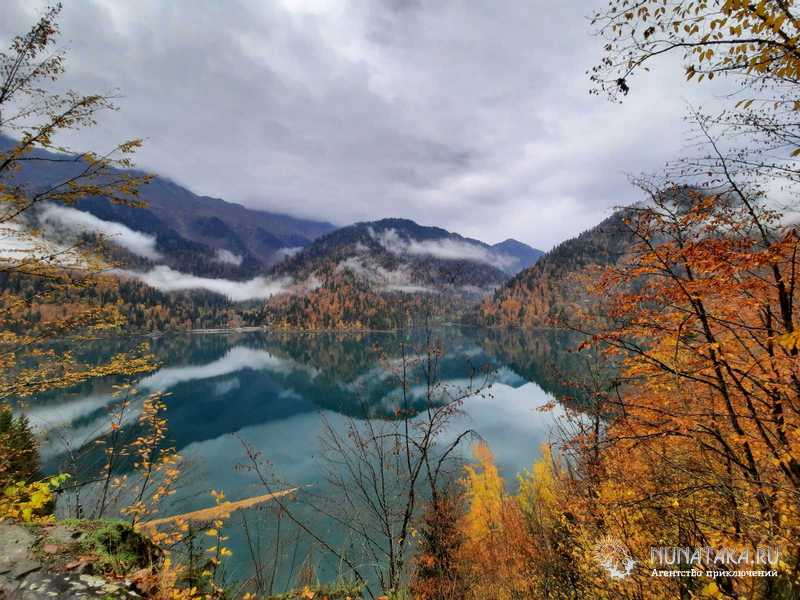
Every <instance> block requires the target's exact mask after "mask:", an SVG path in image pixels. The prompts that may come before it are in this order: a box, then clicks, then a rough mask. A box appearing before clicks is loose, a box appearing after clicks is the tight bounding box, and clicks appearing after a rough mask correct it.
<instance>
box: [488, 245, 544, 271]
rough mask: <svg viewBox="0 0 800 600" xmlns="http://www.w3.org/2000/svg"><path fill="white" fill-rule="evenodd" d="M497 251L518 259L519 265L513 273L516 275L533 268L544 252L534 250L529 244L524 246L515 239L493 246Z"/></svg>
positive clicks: (515, 266)
mask: <svg viewBox="0 0 800 600" xmlns="http://www.w3.org/2000/svg"><path fill="white" fill-rule="evenodd" d="M492 248H494V249H495V250H497V251H498V252H500V253H502V254H506V255H508V256H513V257H514V258H516V259H517V264H516V265H514V268H513V270H512V271H511V273H512V274H513V275H516V274H517V273H519V272H520V271H522V270H524V269H527V268H528V267H532V266H533V265H535V264H536V261H537V260H539V259H540V258H541V257H542V255H543V254H544V252H542V251H541V250H539V249H537V248H532V247H531V246H528V244H524V243H522V242H519V241H517V240H514V239H511V238H509V239H507V240H505V241H504V242H499V243H497V244H494V245H493V246H492Z"/></svg>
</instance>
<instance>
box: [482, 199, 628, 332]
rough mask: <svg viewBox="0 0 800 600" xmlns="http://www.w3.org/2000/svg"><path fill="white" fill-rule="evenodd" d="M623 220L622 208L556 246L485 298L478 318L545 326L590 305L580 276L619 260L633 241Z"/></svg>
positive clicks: (486, 322) (483, 320) (487, 320)
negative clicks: (576, 309) (594, 268)
mask: <svg viewBox="0 0 800 600" xmlns="http://www.w3.org/2000/svg"><path fill="white" fill-rule="evenodd" d="M624 218H625V211H624V210H621V211H617V212H615V213H614V214H612V215H611V216H610V217H608V218H607V219H605V220H604V221H602V222H601V223H600V224H599V225H597V226H596V227H593V228H592V229H589V230H587V231H584V232H583V233H581V234H580V235H579V236H577V237H575V238H572V239H569V240H566V241H564V242H562V243H561V244H559V245H558V246H556V247H555V248H553V249H552V250H551V251H550V252H548V253H546V254H545V255H544V256H542V257H541V258H540V259H539V260H538V261H537V262H536V264H534V265H533V266H532V267H530V268H528V269H525V270H524V271H521V272H520V273H518V274H517V275H516V276H514V277H513V278H512V279H510V280H509V281H507V282H506V283H505V284H504V285H503V286H502V287H500V288H498V289H497V290H496V291H495V293H494V296H493V297H492V298H489V299H486V300H484V302H483V303H482V304H481V306H480V308H479V310H478V313H477V320H478V321H480V322H482V323H484V324H487V325H491V326H497V325H513V326H523V327H542V326H549V325H553V324H554V323H557V322H558V321H560V320H561V319H562V318H563V317H565V316H568V315H569V313H570V309H571V308H573V307H575V306H579V305H580V306H584V307H585V306H587V302H588V301H589V300H588V295H587V294H586V293H585V288H584V284H583V283H582V282H581V275H583V274H587V272H588V271H589V270H590V269H592V268H593V267H603V266H606V265H610V264H614V263H615V262H616V261H618V260H619V259H620V258H621V257H622V256H624V255H625V253H626V251H627V250H628V249H629V248H630V247H631V244H632V243H633V240H632V238H631V234H630V232H629V231H628V229H627V228H626V227H625V225H624V222H623V219H624Z"/></svg>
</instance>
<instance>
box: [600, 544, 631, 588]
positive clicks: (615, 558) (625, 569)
mask: <svg viewBox="0 0 800 600" xmlns="http://www.w3.org/2000/svg"><path fill="white" fill-rule="evenodd" d="M593 555H594V559H595V561H597V564H598V565H600V566H601V567H603V568H604V569H605V570H606V571H608V575H609V577H611V578H612V579H625V578H626V577H627V576H628V575H630V574H631V573H632V572H633V567H634V565H635V564H636V561H635V560H633V557H632V556H631V554H630V552H628V549H627V548H626V547H625V546H624V545H623V544H622V542H620V541H619V540H617V539H616V538H613V537H611V536H606V537H604V538H603V539H602V540H600V541H599V542H597V544H595V547H594V551H593Z"/></svg>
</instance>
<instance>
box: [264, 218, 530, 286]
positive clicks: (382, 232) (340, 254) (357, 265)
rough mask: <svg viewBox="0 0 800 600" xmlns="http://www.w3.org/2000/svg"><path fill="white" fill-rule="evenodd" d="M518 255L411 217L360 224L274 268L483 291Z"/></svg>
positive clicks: (301, 276) (297, 276) (375, 281)
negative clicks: (510, 254)
mask: <svg viewBox="0 0 800 600" xmlns="http://www.w3.org/2000/svg"><path fill="white" fill-rule="evenodd" d="M514 262H516V259H515V258H514V257H512V256H509V255H506V254H503V253H501V252H498V251H496V250H495V249H493V248H492V247H491V246H489V245H488V244H485V243H484V242H481V241H478V240H475V239H471V238H466V237H463V236H460V235H458V234H457V233H451V232H449V231H447V230H445V229H441V228H439V227H427V226H424V225H419V224H417V223H415V222H414V221H411V220H408V219H382V220H380V221H372V222H362V223H356V224H354V225H350V226H348V227H343V228H341V229H337V230H336V231H333V232H331V233H328V234H326V235H323V236H322V237H320V238H318V239H317V240H315V241H314V242H313V243H311V244H310V245H309V246H307V247H306V248H304V249H303V250H302V251H300V252H298V253H297V254H296V255H294V256H292V257H290V258H288V259H287V260H285V261H283V262H282V263H279V264H278V265H276V266H275V268H274V269H273V273H274V274H276V275H288V276H291V277H293V278H294V279H295V280H300V279H306V278H308V277H311V276H317V277H319V276H320V274H322V273H327V272H330V273H332V274H333V273H341V272H343V271H349V272H350V273H351V274H352V275H353V276H355V277H356V278H357V279H359V280H360V281H363V282H365V283H367V284H369V285H370V287H373V288H375V289H378V290H381V291H401V292H402V291H408V292H433V291H445V290H449V291H456V290H457V291H459V292H463V293H480V291H486V290H489V289H492V288H494V287H495V286H497V285H499V284H500V283H502V282H503V281H505V280H506V279H508V275H507V274H506V272H505V271H503V268H504V267H508V266H509V265H511V264H512V263H514Z"/></svg>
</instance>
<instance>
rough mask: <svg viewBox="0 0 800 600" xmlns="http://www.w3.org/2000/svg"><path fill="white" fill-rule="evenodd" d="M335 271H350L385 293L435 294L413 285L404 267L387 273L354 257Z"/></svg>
mask: <svg viewBox="0 0 800 600" xmlns="http://www.w3.org/2000/svg"><path fill="white" fill-rule="evenodd" d="M336 269H337V270H339V271H344V270H347V271H350V272H351V273H353V274H354V275H356V276H357V277H360V278H361V279H365V280H366V281H367V282H369V283H370V284H372V285H374V286H376V287H378V288H380V289H382V290H384V291H387V292H405V293H408V294H413V293H417V292H421V293H436V290H435V289H433V288H430V287H426V286H424V285H419V284H418V283H415V282H414V280H413V277H412V274H411V271H410V269H409V268H408V267H405V266H403V267H400V268H399V269H397V270H396V271H389V270H387V269H384V268H383V267H382V266H380V265H378V264H375V263H374V262H372V261H369V260H363V259H361V258H359V257H355V256H354V257H351V258H348V259H347V260H344V261H342V262H340V263H339V264H338V265H337V267H336Z"/></svg>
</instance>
